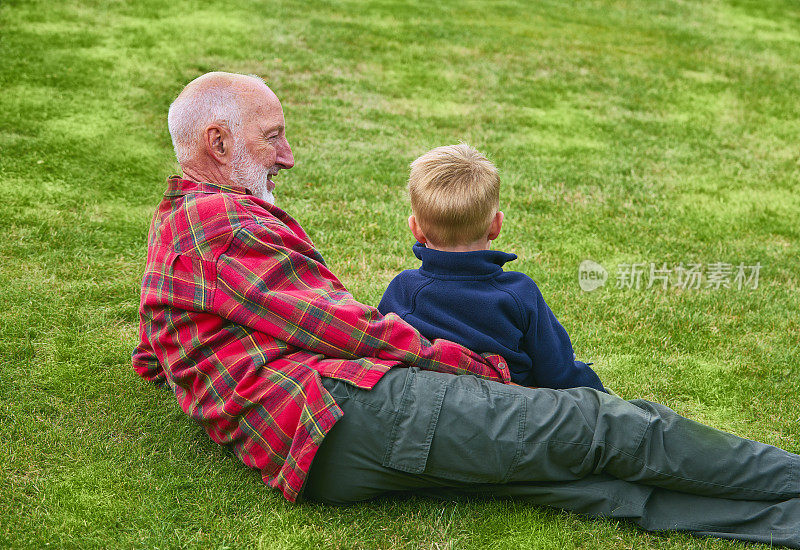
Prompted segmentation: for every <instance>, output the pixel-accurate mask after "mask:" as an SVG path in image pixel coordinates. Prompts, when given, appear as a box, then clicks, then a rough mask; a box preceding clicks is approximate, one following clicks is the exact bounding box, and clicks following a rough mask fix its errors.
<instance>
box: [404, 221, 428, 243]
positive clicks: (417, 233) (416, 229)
mask: <svg viewBox="0 0 800 550" xmlns="http://www.w3.org/2000/svg"><path fill="white" fill-rule="evenodd" d="M408 228H409V229H410V230H411V233H412V234H413V235H414V238H415V239H417V241H419V242H421V243H422V244H425V243H426V242H428V239H427V238H426V237H425V233H423V232H422V228H421V227H420V226H419V224H418V223H417V218H416V217H415V216H414V214H411V215H410V216H409V217H408Z"/></svg>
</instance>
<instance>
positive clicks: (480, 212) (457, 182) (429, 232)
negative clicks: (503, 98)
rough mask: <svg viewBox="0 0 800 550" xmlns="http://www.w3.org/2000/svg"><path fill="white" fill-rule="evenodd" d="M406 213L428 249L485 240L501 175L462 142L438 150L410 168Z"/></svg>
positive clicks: (495, 210) (423, 156) (487, 160)
mask: <svg viewBox="0 0 800 550" xmlns="http://www.w3.org/2000/svg"><path fill="white" fill-rule="evenodd" d="M408 194H409V196H410V197H411V210H412V212H413V213H414V217H416V219H417V223H418V224H419V226H420V228H421V229H422V231H423V233H425V237H426V238H427V239H428V240H429V241H431V244H434V245H438V246H458V245H463V244H468V243H472V242H474V241H476V240H478V239H480V238H481V237H483V236H484V234H485V233H486V231H487V230H488V229H489V224H490V223H491V222H492V218H493V217H494V215H495V214H496V213H497V209H498V206H499V203H500V176H499V175H498V173H497V168H495V166H494V164H492V163H491V162H490V161H489V159H487V158H486V157H485V156H483V155H482V154H481V153H480V152H478V151H477V150H476V149H473V148H472V147H470V146H469V145H467V144H466V143H459V144H458V145H447V146H444V147H437V148H436V149H432V150H431V151H428V152H427V153H425V154H424V155H422V156H421V157H419V158H418V159H417V160H415V161H414V162H412V163H411V174H410V175H409V178H408Z"/></svg>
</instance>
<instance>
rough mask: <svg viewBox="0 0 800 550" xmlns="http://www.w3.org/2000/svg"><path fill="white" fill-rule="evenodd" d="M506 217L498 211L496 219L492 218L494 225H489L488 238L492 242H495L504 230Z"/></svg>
mask: <svg viewBox="0 0 800 550" xmlns="http://www.w3.org/2000/svg"><path fill="white" fill-rule="evenodd" d="M504 217H505V214H503V213H502V212H501V211H500V210H498V211H497V213H496V214H495V215H494V218H492V223H490V224H489V235H488V236H487V238H488V239H489V240H490V241H493V240H495V239H496V238H497V236H498V235H499V234H500V230H501V229H502V228H503V218H504Z"/></svg>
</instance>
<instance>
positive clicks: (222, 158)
mask: <svg viewBox="0 0 800 550" xmlns="http://www.w3.org/2000/svg"><path fill="white" fill-rule="evenodd" d="M203 137H204V138H205V139H204V145H205V146H206V153H208V155H209V156H210V157H212V158H213V159H214V160H216V161H217V162H218V163H220V164H228V163H229V162H230V159H231V145H232V143H233V136H231V133H230V131H229V130H228V129H227V128H226V127H225V126H222V125H220V124H211V125H209V126H208V127H207V128H206V131H205V134H204V135H203Z"/></svg>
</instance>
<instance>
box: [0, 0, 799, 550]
mask: <svg viewBox="0 0 800 550" xmlns="http://www.w3.org/2000/svg"><path fill="white" fill-rule="evenodd" d="M577 4H578V6H575V5H573V3H572V2H556V1H537V2H523V1H519V2H515V1H511V0H507V1H503V2H474V1H450V0H447V1H439V2H408V3H406V2H399V1H397V2H393V1H381V2H373V3H362V2H355V1H353V2H322V1H319V2H316V1H314V2H305V1H303V2H301V1H296V2H265V1H258V2H256V1H253V2H246V1H238V2H235V1H234V2H227V3H225V4H224V7H222V4H221V3H220V4H217V3H208V2H198V1H176V0H170V1H167V0H163V1H156V0H149V1H144V0H142V1H135V2H134V1H131V2H122V1H104V0H95V1H86V2H73V1H51V2H45V1H41V2H33V1H30V2H29V1H23V0H6V1H3V2H2V3H0V84H2V94H0V113H2V116H0V191H1V192H2V200H1V201H0V230H2V233H1V234H2V236H3V238H2V239H0V546H2V547H12V548H42V547H44V546H46V545H48V544H49V546H50V547H72V548H110V547H121V548H134V547H135V548H265V549H273V548H323V547H335V548H437V549H441V548H557V549H559V550H567V549H573V548H612V549H617V548H619V549H621V548H636V549H638V548H664V549H673V548H734V547H736V548H740V547H743V546H740V545H737V544H735V543H731V542H725V541H717V540H700V539H695V538H692V537H690V536H687V535H681V534H674V533H673V534H664V535H651V534H644V533H641V532H640V531H638V530H637V529H636V528H635V527H633V526H631V525H628V524H625V523H619V522H615V521H605V520H587V519H585V518H581V517H579V516H576V515H573V514H568V513H563V512H559V511H556V510H551V509H547V508H539V507H536V506H532V505H529V504H526V503H525V502H520V501H517V502H509V501H485V500H483V501H482V500H461V501H445V502H440V501H436V500H430V499H426V498H422V497H413V498H408V499H385V500H380V501H377V502H372V503H367V504H363V505H357V506H353V507H349V508H341V509H337V508H329V507H325V506H319V505H309V504H305V505H300V506H293V505H290V504H288V503H287V502H285V501H284V500H283V499H282V497H281V496H279V494H278V493H277V492H274V491H272V490H270V489H269V488H268V487H267V486H265V485H263V484H262V482H261V479H260V475H259V474H258V473H257V472H255V471H252V470H249V469H247V468H246V467H244V466H243V465H242V464H241V463H239V462H238V461H237V460H236V458H235V457H234V456H233V455H232V453H231V452H230V451H228V450H227V449H224V448H221V447H218V446H216V445H214V444H212V443H211V441H210V440H209V439H208V437H207V436H205V434H204V432H203V431H202V430H201V428H200V427H199V426H197V425H196V424H194V423H192V422H191V421H190V420H189V419H188V418H187V417H185V416H184V415H183V414H182V413H181V412H180V411H179V409H178V407H177V404H176V403H175V400H174V397H173V396H172V395H171V394H170V393H169V392H166V391H164V390H161V389H158V388H155V387H153V386H151V385H149V384H147V383H145V382H144V381H142V380H140V379H139V378H138V377H137V376H136V375H135V374H134V372H133V371H132V369H131V367H130V352H131V349H132V348H133V346H134V343H135V341H136V338H137V329H138V318H137V307H138V299H139V296H138V293H139V291H138V289H139V284H140V280H141V274H142V270H143V266H144V258H145V245H146V233H147V228H148V225H149V221H150V216H151V214H152V212H153V209H154V207H155V205H156V204H157V202H158V200H159V197H160V195H161V193H162V192H163V190H164V180H165V177H166V176H168V175H169V174H171V173H174V172H175V171H176V169H177V167H176V165H175V163H174V160H173V158H172V151H171V144H170V139H169V135H168V133H167V127H166V112H167V108H168V106H169V104H170V102H171V100H172V99H173V98H174V96H175V95H177V93H178V92H179V91H180V90H181V87H182V86H183V85H184V84H185V83H187V82H188V81H190V80H191V79H193V78H194V77H196V76H198V75H199V74H202V73H204V72H206V71H210V70H218V69H220V70H229V71H236V72H246V73H256V74H259V75H262V76H263V77H264V78H265V79H266V80H267V82H268V83H269V85H270V86H271V87H272V88H273V89H274V90H275V91H276V93H277V94H278V96H279V97H280V98H281V99H282V101H283V106H284V110H285V114H286V119H287V126H288V129H287V132H288V137H289V141H290V143H291V144H292V146H293V149H294V154H295V159H296V163H297V164H296V167H295V168H294V169H293V170H291V171H288V172H282V173H281V175H280V176H279V178H278V189H277V192H276V195H277V197H278V202H279V205H280V206H281V207H283V208H284V209H285V210H287V211H288V212H290V213H291V214H293V215H294V216H295V217H296V218H297V219H298V220H299V221H300V222H301V223H302V224H303V225H304V226H305V227H306V229H307V230H308V231H309V233H310V235H311V237H312V238H313V239H314V241H315V242H316V244H317V245H318V247H319V249H320V250H321V252H322V253H323V255H324V256H325V257H326V259H327V261H328V263H329V264H330V266H331V268H332V270H333V271H334V272H335V273H337V274H338V275H339V276H340V278H341V279H342V281H343V282H344V283H345V285H347V286H348V287H349V288H350V289H351V290H352V291H353V293H354V294H355V295H356V297H358V298H359V299H361V300H362V301H365V302H367V303H371V304H376V303H377V301H378V300H379V298H380V296H381V294H382V291H383V289H384V288H385V286H386V284H387V283H388V282H389V280H390V279H391V278H392V277H393V275H394V274H395V273H396V272H397V271H399V270H401V269H404V268H410V267H415V266H416V265H417V263H416V260H415V259H414V258H413V256H412V255H411V253H410V246H411V244H412V239H411V237H410V235H409V234H408V232H407V229H406V225H405V223H406V222H405V220H406V217H407V215H408V214H409V208H408V205H407V201H406V198H405V195H404V183H405V178H406V175H407V167H408V164H409V162H410V161H411V160H413V159H414V158H415V157H416V156H418V155H419V154H421V153H422V152H424V151H426V150H427V149H429V148H431V147H434V146H438V145H443V144H449V143H456V142H458V141H459V140H464V141H467V142H469V143H471V144H473V145H475V146H476V147H478V148H479V149H481V150H483V151H485V152H486V154H487V155H488V156H489V157H490V158H491V159H492V160H494V161H495V162H496V164H497V165H498V167H499V168H500V170H501V175H502V179H503V184H502V191H501V202H502V208H503V210H504V211H505V213H506V224H505V227H504V231H503V234H502V235H501V237H500V239H499V240H498V241H497V247H498V248H501V249H503V250H506V251H509V252H515V253H516V254H518V255H519V260H518V261H516V262H515V263H514V264H513V266H509V267H513V269H516V270H518V271H523V272H525V273H527V274H529V275H530V276H531V277H533V278H534V279H535V280H536V281H537V283H538V284H539V286H540V288H541V290H542V292H543V293H544V295H545V297H546V299H547V300H548V302H549V304H550V306H551V307H552V309H553V310H554V311H555V312H556V315H557V316H558V317H559V319H560V320H561V321H562V323H563V324H564V325H565V327H566V328H567V330H568V331H569V332H570V335H571V336H572V339H573V343H574V345H575V349H576V352H577V354H578V357H579V358H583V359H585V360H591V361H594V363H595V368H596V370H597V372H598V373H599V374H600V376H601V378H602V379H603V380H604V382H605V383H606V384H607V385H608V386H609V387H611V388H613V389H615V390H616V391H617V392H618V393H620V394H621V395H622V396H623V397H626V398H646V399H652V400H656V401H659V402H662V403H665V404H666V405H668V406H670V407H672V408H674V409H676V410H677V411H679V412H680V413H682V414H685V415H688V416H690V417H691V418H694V419H697V420H699V421H702V422H705V423H708V424H711V425H713V426H716V427H719V428H722V429H725V430H729V431H733V432H735V433H737V434H740V435H742V436H745V437H750V438H754V439H758V440H761V441H764V442H767V443H771V444H774V445H778V446H781V447H783V448H785V449H787V450H790V451H793V452H800V418H798V417H800V396H799V395H798V393H799V392H800V390H798V381H799V378H800V311H799V308H800V293H798V285H800V229H798V226H799V225H800V223H799V220H800V198H798V195H799V193H798V191H800V176H799V175H798V172H799V171H800V100H799V98H800V7H798V4H797V3H796V2H794V1H792V0H786V1H784V2H779V1H772V0H763V1H761V0H753V1H740V0H711V1H699V0H698V1H690V0H682V1H679V0H656V1H652V2H650V1H644V0H643V1H641V2H634V1H617V2H614V1H599V0H597V1H587V2H578V3H577ZM584 259H592V260H594V261H596V262H599V263H600V264H602V265H603V266H604V267H605V268H606V269H607V270H608V272H609V275H608V281H607V282H606V285H605V286H604V287H602V288H600V289H598V290H595V291H593V292H584V291H582V290H581V288H580V286H579V284H578V265H579V264H580V262H581V261H582V260H584ZM651 262H652V263H654V264H656V267H659V268H660V267H662V264H666V268H667V269H673V267H674V266H676V265H678V264H681V263H683V264H684V265H688V264H691V263H697V264H701V265H702V266H703V269H704V270H705V271H706V277H704V278H703V279H702V281H701V285H700V286H701V288H680V287H679V286H678V285H677V284H676V282H677V281H676V280H671V281H670V284H669V285H668V287H667V288H666V289H663V288H662V284H661V283H657V284H655V285H653V287H652V288H649V289H648V288H646V286H647V282H648V278H649V271H648V272H646V273H645V274H644V276H643V280H642V284H641V286H640V288H639V289H636V288H616V286H617V285H616V283H617V280H618V279H617V275H618V268H617V266H619V265H620V264H632V263H640V264H644V265H645V266H649V264H650V263H651ZM714 263H723V264H730V265H731V266H733V268H732V269H733V271H734V273H733V274H731V275H730V282H731V283H733V282H734V275H735V271H736V266H738V265H739V264H744V265H748V266H749V265H755V264H756V263H758V264H759V265H761V266H762V267H761V271H760V273H759V281H758V288H752V287H753V286H755V285H754V284H750V285H749V286H748V285H743V288H742V289H739V288H737V285H736V284H731V288H725V287H724V285H722V288H719V289H715V288H714V286H712V287H711V288H707V286H708V282H709V281H710V280H711V279H709V276H710V275H709V273H710V271H712V269H711V268H710V267H709V266H711V264H714ZM648 269H649V268H648ZM672 276H673V278H675V277H677V271H673V273H672ZM709 460H713V457H709Z"/></svg>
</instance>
